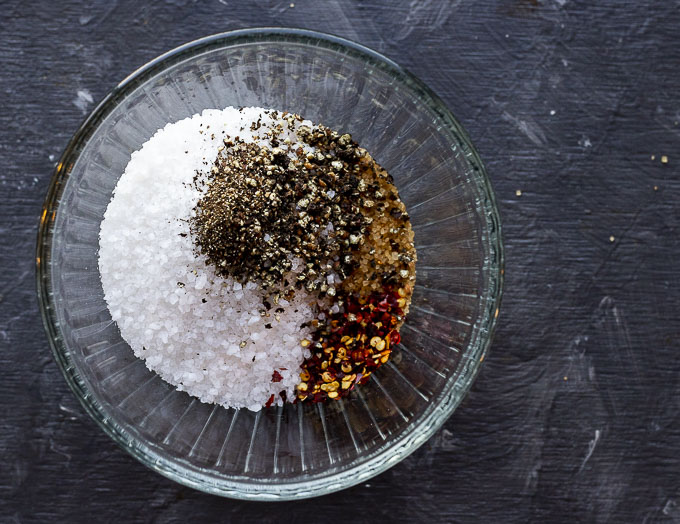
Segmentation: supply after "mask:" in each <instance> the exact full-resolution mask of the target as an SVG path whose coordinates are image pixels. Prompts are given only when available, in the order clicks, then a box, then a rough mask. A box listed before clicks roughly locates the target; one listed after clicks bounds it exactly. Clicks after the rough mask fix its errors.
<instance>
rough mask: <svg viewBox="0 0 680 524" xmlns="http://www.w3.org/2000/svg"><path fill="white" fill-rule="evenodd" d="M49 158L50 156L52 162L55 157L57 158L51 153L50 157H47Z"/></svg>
mask: <svg viewBox="0 0 680 524" xmlns="http://www.w3.org/2000/svg"><path fill="white" fill-rule="evenodd" d="M47 158H49V159H50V162H54V159H55V158H56V157H55V156H54V155H50V156H49V157H47Z"/></svg>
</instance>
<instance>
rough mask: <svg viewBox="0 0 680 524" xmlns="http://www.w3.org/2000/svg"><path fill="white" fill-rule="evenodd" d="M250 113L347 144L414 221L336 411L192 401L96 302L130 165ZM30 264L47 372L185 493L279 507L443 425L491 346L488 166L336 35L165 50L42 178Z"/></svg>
mask: <svg viewBox="0 0 680 524" xmlns="http://www.w3.org/2000/svg"><path fill="white" fill-rule="evenodd" d="M249 105H254V106H262V107H270V108H276V109H280V110H287V111H291V112H296V113H299V114H301V115H303V116H304V117H305V118H308V119H310V120H312V121H314V122H318V123H323V124H325V125H327V126H329V127H331V128H334V129H336V130H339V131H342V132H349V133H351V134H352V136H353V137H354V138H355V139H356V140H357V141H358V142H359V143H360V144H361V145H362V146H363V147H365V148H366V149H367V150H368V151H370V152H371V153H372V154H373V155H374V157H375V158H376V160H377V161H378V162H379V163H380V164H382V165H383V166H384V167H385V168H386V169H387V170H388V171H389V172H390V173H391V174H392V175H393V177H394V179H395V183H396V185H397V187H398V189H399V191H400V194H401V197H402V199H403V201H404V202H405V204H406V206H407V208H408V211H409V213H410V215H411V220H412V224H413V229H414V231H415V241H416V246H417V250H418V265H417V270H416V271H417V273H416V275H417V285H416V288H415V292H414V295H413V302H412V305H411V312H410V314H409V316H408V320H407V322H406V323H405V325H404V326H403V328H402V343H401V344H400V345H399V346H398V347H397V348H396V350H395V352H394V354H393V357H392V359H391V360H390V362H389V363H388V364H386V365H384V366H383V367H382V368H380V369H379V370H378V372H376V373H375V374H374V376H373V377H372V379H371V380H370V381H369V383H368V384H366V385H365V386H363V387H361V388H358V389H357V390H355V392H354V393H353V394H352V395H351V396H350V397H349V398H347V399H344V400H341V401H337V402H331V403H329V404H325V405H322V404H311V403H304V404H296V405H286V406H285V407H279V408H270V409H265V410H262V411H259V412H258V413H254V412H251V411H248V410H234V409H225V408H223V407H217V406H214V405H207V404H203V403H201V402H199V401H198V400H197V399H195V398H193V397H191V396H189V395H188V394H186V393H182V392H178V391H176V390H175V389H174V388H173V387H172V386H170V385H168V384H167V383H165V382H163V381H162V380H161V379H160V378H159V377H158V376H157V375H156V374H155V373H153V372H151V371H149V370H148V369H147V368H146V367H145V365H144V362H142V361H141V360H139V359H137V358H136V357H135V356H134V355H133V353H132V350H131V349H130V347H129V346H128V345H127V344H126V343H125V341H124V340H122V338H121V336H120V333H119V331H118V328H117V326H116V324H115V323H114V322H113V321H112V320H111V316H110V314H109V311H108V309H107V306H106V303H105V302H104V297H103V292H102V287H101V283H100V280H99V272H98V266H97V256H98V234H99V227H100V223H101V221H102V218H103V214H104V211H105V209H106V206H107V204H108V203H109V201H110V199H111V195H112V191H113V189H114V187H115V185H116V183H117V181H118V178H119V177H120V176H121V174H122V173H123V171H124V169H125V166H126V165H127V163H128V161H129V159H130V154H131V153H132V152H133V151H135V150H137V149H139V148H140V147H141V145H142V144H143V143H144V142H145V141H146V140H148V139H149V138H150V137H151V136H152V135H153V133H154V132H155V131H156V130H157V129H159V128H161V127H163V126H165V124H167V123H168V122H175V121H178V120H181V119H183V118H185V117H188V116H190V115H193V114H194V113H197V112H200V111H202V110H203V109H206V108H224V107H226V106H249ZM158 176H163V174H162V173H159V174H158ZM120 256H126V254H125V253H121V254H120ZM37 269H38V271H37V275H38V295H39V300H40V305H41V308H42V314H43V319H44V323H45V327H46V330H47V333H48V336H49V340H50V343H51V345H52V349H53V351H54V355H55V357H56V360H57V362H58V363H59V365H60V367H61V369H62V371H63V373H64V375H65V377H66V379H67V381H68V383H69V385H70V386H71V388H72V389H73V391H74V392H75V394H76V395H77V396H78V398H79V399H80V401H81V402H82V403H83V405H84V406H85V408H86V409H87V411H88V412H89V413H90V415H91V416H92V417H93V418H94V419H95V420H96V421H97V422H98V423H99V425H100V426H101V427H102V428H103V429H104V431H105V432H106V433H108V434H109V435H110V436H111V437H112V438H113V439H114V440H115V441H116V442H118V443H119V444H121V445H122V446H123V447H124V448H125V449H126V450H127V451H128V452H129V453H131V454H132V455H133V456H134V457H136V458H137V459H139V460H140V461H141V462H142V463H144V464H146V465H147V466H148V467H150V468H151V469H153V470H155V471H157V472H159V473H161V474H163V475H165V476H167V477H169V478H171V479H174V480H176V481H178V482H181V483H183V484H186V485H188V486H191V487H194V488H197V489H200V490H203V491H206V492H210V493H215V494H218V495H224V496H228V497H236V498H243V499H259V500H284V499H293V498H304V497H312V496H316V495H321V494H324V493H329V492H332V491H336V490H339V489H342V488H345V487H348V486H351V485H353V484H357V483H359V482H361V481H364V480H366V479H368V478H370V477H372V476H374V475H376V474H378V473H380V472H381V471H383V470H385V469H387V468H389V467H390V466H392V465H394V464H396V463H397V462H399V461H400V460H402V459H403V458H404V457H406V456H408V455H409V454H410V453H411V452H413V451H414V450H415V449H416V448H417V447H418V446H420V445H421V444H423V443H424V442H425V441H426V440H427V439H428V438H429V437H430V436H431V435H432V434H433V433H434V432H435V431H436V430H437V429H438V428H439V427H440V426H441V424H442V423H443V422H444V421H445V420H446V418H447V417H448V416H449V415H451V413H452V412H453V410H454V409H455V408H456V406H457V405H458V404H459V403H460V401H461V399H462V398H463V396H464V395H465V393H466V392H467V390H468V389H469V387H470V384H471V382H472V380H473V378H474V377H475V375H476V373H477V371H478V368H479V366H480V363H481V361H482V360H483V358H484V355H485V352H486V351H487V349H488V347H489V344H490V339H491V336H492V332H493V328H494V324H495V319H496V316H497V313H498V306H499V300H500V295H501V287H502V246H501V238H500V228H499V220H498V214H497V210H496V207H495V205H494V198H493V193H492V190H491V188H490V186H489V181H488V180H487V176H486V174H485V171H484V168H483V166H482V163H481V161H480V159H479V157H478V156H477V153H476V152H475V150H474V149H473V147H472V145H471V144H470V141H469V140H468V138H467V136H466V134H465V132H464V131H463V130H462V128H461V126H460V125H459V124H458V123H457V122H456V120H455V119H454V118H453V116H452V115H451V113H450V112H449V111H448V110H447V109H446V107H444V105H443V104H442V102H441V101H440V100H439V99H438V98H437V97H436V96H435V95H434V94H433V93H432V92H431V91H430V90H429V89H427V88H426V87H425V86H424V85H423V84H422V83H421V82H420V81H418V80H417V79H416V78H414V77H413V76H412V75H410V74H409V73H407V72H406V71H404V70H403V69H401V68H400V67H399V66H398V65H396V64H395V63H394V62H392V61H390V60H388V59H387V58H385V57H383V56H381V55H379V54H378V53H376V52H374V51H371V50H369V49H367V48H365V47H362V46H360V45H358V44H355V43H352V42H348V41H346V40H343V39H340V38H336V37H332V36H328V35H323V34H319V33H313V32H309V31H300V30H291V29H254V30H245V31H236V32H231V33H224V34H220V35H215V36H211V37H208V38H204V39H202V40H198V41H196V42H192V43H190V44H187V45H184V46H182V47H180V48H178V49H175V50H174V51H171V52H169V53H167V54H165V55H163V56H161V57H159V58H157V59H156V60H153V61H152V62H150V63H149V64H147V65H146V66H144V67H143V68H141V69H140V70H138V71H136V72H135V73H133V74H132V75H131V76H129V77H128V78H126V79H125V80H124V81H123V82H122V83H121V84H120V85H118V86H117V87H116V88H115V89H114V90H113V91H112V92H111V93H110V94H109V95H108V96H107V97H106V98H105V99H104V100H103V101H102V102H101V103H100V104H99V106H98V107H97V108H96V109H95V110H94V111H93V112H92V114H91V115H90V116H89V117H88V119H87V120H86V121H85V123H84V124H83V125H82V127H81V128H80V129H79V130H78V132H77V133H76V135H75V136H74V138H73V139H72V140H71V142H70V143H69V145H68V147H67V149H66V151H65V153H64V155H63V156H62V158H61V160H60V162H59V164H58V166H57V169H56V172H55V174H54V177H53V179H52V183H51V186H50V189H49V193H48V195H47V199H46V201H45V207H44V210H43V213H42V219H41V224H40V232H39V238H38V252H37Z"/></svg>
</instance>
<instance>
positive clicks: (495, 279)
mask: <svg viewBox="0 0 680 524" xmlns="http://www.w3.org/2000/svg"><path fill="white" fill-rule="evenodd" d="M283 39H285V41H288V42H296V43H300V44H309V43H314V44H316V45H317V46H318V45H321V46H324V47H326V48H330V49H335V50H341V51H343V52H344V53H346V54H347V53H348V52H349V53H350V54H351V55H352V56H353V57H355V58H359V59H362V60H364V61H368V62H369V63H371V65H374V66H376V67H380V68H381V69H382V70H383V71H384V72H386V73H388V74H390V75H391V76H392V77H393V78H395V79H396V80H398V81H401V82H402V83H404V84H406V85H408V86H409V87H410V88H412V89H413V90H415V91H416V93H417V95H418V97H419V99H420V101H421V102H423V103H425V104H427V106H428V107H429V109H430V110H432V111H433V112H434V113H435V114H436V115H437V116H438V117H439V118H440V119H441V120H442V121H443V122H444V123H445V124H446V126H447V128H448V130H449V131H450V132H451V133H452V135H453V136H455V137H456V138H457V139H458V142H459V143H458V144H457V145H458V146H459V147H460V148H461V149H462V151H463V152H464V153H465V156H466V158H467V160H468V161H469V162H470V164H471V166H472V168H473V170H474V172H475V175H476V182H477V183H478V185H479V187H480V190H481V193H482V196H483V202H482V207H483V208H484V210H485V218H486V225H487V227H488V231H489V234H488V235H487V236H486V237H487V238H483V239H482V242H485V243H486V244H487V246H486V247H487V249H488V252H489V257H490V260H489V262H488V269H489V276H488V280H489V286H488V289H486V290H484V292H483V293H482V295H481V300H482V301H483V304H482V305H483V306H484V307H483V308H481V310H482V315H480V318H479V319H478V320H477V323H478V324H479V326H478V327H477V329H476V330H474V331H473V335H475V334H476V335H477V336H476V337H475V338H476V340H474V339H471V340H470V342H469V343H468V346H469V347H470V348H471V351H469V352H466V356H467V355H469V356H468V357H467V358H466V360H465V361H464V362H461V369H460V372H459V373H458V375H457V377H456V378H455V379H453V380H452V379H451V378H449V380H448V383H447V384H446V385H445V387H444V390H443V393H442V394H441V397H440V401H439V403H438V404H437V405H435V406H434V407H433V409H432V410H431V411H430V413H429V414H428V415H427V416H425V417H424V418H423V420H421V422H420V423H419V425H418V426H415V427H413V428H411V430H410V431H409V432H408V433H407V434H405V435H401V436H400V437H399V438H398V439H397V440H396V441H395V442H394V443H392V445H391V446H390V447H388V448H384V449H382V450H380V451H378V452H375V453H374V454H373V455H372V456H370V455H369V457H368V458H367V459H366V460H365V461H364V462H362V463H360V464H357V465H354V466H352V467H350V468H348V469H346V470H343V471H340V472H337V473H335V474H333V475H330V476H326V477H321V478H313V480H312V483H310V481H309V480H302V481H301V480H294V481H290V482H288V481H283V482H282V481H276V482H271V481H266V480H260V479H257V480H255V479H253V480H251V481H243V480H239V479H234V478H233V477H229V478H225V477H219V476H217V475H215V474H208V473H204V472H202V471H199V468H196V467H193V468H192V467H191V466H190V465H188V464H186V465H184V464H183V463H182V462H181V459H177V458H173V460H172V461H169V460H168V459H166V458H164V457H162V456H160V455H159V454H158V453H157V452H156V451H154V449H153V448H152V447H151V446H149V445H147V444H145V442H143V441H141V440H139V439H137V438H136V437H135V436H134V435H131V434H130V433H129V432H128V431H127V430H126V429H124V428H123V427H121V426H119V425H118V423H117V422H116V421H115V420H112V419H111V418H109V416H108V415H107V413H106V411H105V410H104V408H103V407H102V406H101V405H100V404H99V402H98V400H97V399H96V398H95V397H94V396H93V395H92V394H91V393H90V392H89V391H88V388H87V385H86V383H85V381H84V380H83V379H82V378H81V377H80V375H79V374H78V372H77V369H76V366H75V365H73V364H72V363H71V361H70V356H69V350H68V348H67V347H66V345H65V344H64V341H63V339H62V337H61V335H60V331H59V327H58V322H57V319H56V316H55V312H54V311H55V308H54V305H53V301H52V295H51V293H50V287H51V271H50V268H51V247H52V233H53V226H54V221H55V219H56V215H57V209H58V204H59V197H60V195H61V192H62V191H63V188H64V186H65V182H66V180H67V179H68V177H69V175H70V172H71V170H72V168H73V166H74V165H75V162H76V160H77V159H78V157H79V155H80V152H81V149H82V147H83V146H85V145H86V144H87V142H88V140H89V138H90V136H91V134H92V132H93V131H94V130H95V129H96V128H97V127H98V125H99V124H100V123H101V121H103V120H104V119H105V118H106V116H108V114H110V112H111V111H112V110H113V107H115V106H116V105H117V102H118V101H119V100H121V99H123V98H124V97H125V95H126V94H128V93H127V92H128V91H131V90H133V89H134V88H135V87H136V86H137V85H139V84H141V83H142V82H144V81H145V80H147V79H148V78H150V77H151V76H153V75H154V74H156V73H157V72H159V71H161V70H163V69H164V68H165V66H166V65H169V64H168V62H172V63H175V62H176V61H177V60H178V59H180V58H181V57H184V56H185V55H189V56H191V55H193V54H196V53H197V52H198V51H200V50H201V49H202V48H205V49H210V48H218V47H228V46H232V45H235V44H237V43H254V42H256V41H262V42H276V41H282V40H283ZM187 57H188V56H187ZM503 280H504V257H503V242H502V236H501V223H500V217H499V213H498V208H497V206H496V202H495V197H494V193H493V190H492V188H491V184H490V182H489V178H488V175H487V173H486V170H485V168H484V165H483V163H482V161H481V159H480V157H479V155H478V153H477V151H476V150H475V148H474V147H473V145H472V143H471V141H470V139H469V137H468V135H467V133H466V132H465V131H464V130H463V128H462V126H461V125H460V124H459V123H458V121H457V120H456V119H455V117H454V116H453V115H452V113H451V112H450V111H449V110H448V108H447V107H446V105H445V104H444V102H443V101H442V100H441V99H440V98H439V97H438V96H437V95H436V94H435V93H434V92H433V91H432V90H430V88H428V87H427V86H426V85H425V84H424V83H423V82H422V81H421V80H419V79H418V78H417V77H416V76H415V75H413V74H411V73H410V72H408V71H407V70H405V69H404V68H402V67H401V66H399V65H398V64H396V63H395V62H394V61H392V60H390V59H389V58H387V57H385V56H383V55H382V54H381V53H378V52H377V51H374V50H372V49H370V48H368V47H366V46H364V45H361V44H358V43H356V42H352V41H350V40H347V39H345V38H341V37H338V36H334V35H330V34H326V33H321V32H317V31H311V30H306V29H295V28H284V27H262V28H249V29H239V30H235V31H227V32H223V33H218V34H214V35H210V36H206V37H203V38H200V39H197V40H194V41H191V42H188V43H186V44H183V45H181V46H179V47H176V48H175V49H172V50H170V51H168V52H166V53H164V54H162V55H160V56H158V57H157V58H154V59H153V60H151V61H149V62H147V63H146V64H145V65H143V66H142V67H140V68H138V69H137V70H135V71H134V72H132V73H131V74H130V75H128V76H127V77H126V78H125V79H123V80H122V81H121V82H120V83H119V84H118V85H116V86H115V87H114V88H113V89H112V90H111V91H110V92H109V93H108V94H107V95H106V96H105V97H104V98H103V99H102V100H101V101H100V102H99V103H98V104H97V106H96V107H95V108H94V109H93V110H92V112H91V113H90V114H89V115H88V116H87V117H86V118H85V120H84V121H83V123H82V124H81V125H80V127H79V128H78V130H77V131H76V133H75V134H74V135H73V137H72V138H71V140H70V141H69V142H68V144H67V146H66V148H65V150H64V152H63V153H62V155H61V157H60V159H59V162H58V163H57V165H56V167H55V170H54V173H53V175H52V179H51V181H50V185H49V188H48V191H47V195H46V197H45V201H44V204H43V208H42V212H41V216H40V225H39V228H38V235H37V246H36V285H37V295H38V302H39V306H40V312H41V316H42V321H43V325H44V328H45V331H46V333H47V335H48V340H49V344H50V347H51V350H52V353H53V355H54V358H55V360H56V362H57V364H58V366H59V368H60V369H61V371H62V373H63V375H64V377H65V378H66V381H67V383H68V385H69V387H70V388H71V390H72V391H73V392H74V394H75V395H76V397H77V398H78V399H79V401H80V402H81V404H82V405H83V407H84V408H85V410H86V411H87V413H88V414H89V415H90V416H91V417H92V418H93V419H94V420H95V421H96V422H97V424H98V425H99V426H100V427H101V428H102V429H103V430H104V432H105V433H106V434H107V435H108V436H109V437H111V438H112V439H113V440H114V442H116V443H117V444H118V445H120V446H121V447H122V448H123V449H125V450H126V451H127V452H128V453H130V454H131V455H132V456H133V457H134V458H136V459H137V460H139V461H140V462H141V463H142V464H144V465H145V466H147V467H149V468H150V469H152V470H154V471H156V472H158V473H160V474H161V475H163V476H165V477H167V478H170V479H172V480H174V481H176V482H179V483H180V484H183V485H186V486H189V487H192V488H195V489H198V490H201V491H204V492H207V493H211V494H214V495H220V496H226V497H231V498H237V499H243V500H270V501H283V500H293V499H301V498H309V497H315V496H320V495H324V494H328V493H332V492H335V491H339V490H341V489H345V488H348V487H350V486H353V485H356V484H358V483H360V482H365V481H366V480H368V479H370V478H372V477H374V476H375V475H378V474H379V473H382V472H383V471H385V470H387V469H388V468H390V467H391V466H393V465H395V464H396V463H398V462H400V461H401V460H403V459H404V458H406V457H407V456H408V455H410V454H411V453H413V452H414V451H415V450H416V449H418V448H419V447H420V446H421V445H422V444H424V443H425V442H426V441H427V440H428V439H429V438H430V437H432V435H433V434H434V433H435V432H436V431H437V430H439V429H440V428H441V426H442V425H443V423H444V422H445V421H446V419H447V418H448V417H449V416H450V415H451V414H452V413H453V412H454V411H455V409H456V408H457V407H458V405H459V404H460V402H461V401H462V399H463V398H464V396H465V394H466V393H467V392H468V390H469V389H470V386H471V385H472V383H473V381H474V379H475V377H476V376H477V373H478V372H479V368H480V365H481V362H482V361H483V360H484V358H485V356H486V353H487V352H488V350H489V347H490V345H491V342H492V339H493V334H494V331H495V328H496V324H497V319H498V313H499V308H500V301H501V296H502V289H503ZM483 333H486V336H481V335H482V334H483ZM175 461H177V462H175Z"/></svg>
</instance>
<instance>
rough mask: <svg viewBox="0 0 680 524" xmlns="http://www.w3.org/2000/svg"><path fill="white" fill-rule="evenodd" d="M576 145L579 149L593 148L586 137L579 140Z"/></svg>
mask: <svg viewBox="0 0 680 524" xmlns="http://www.w3.org/2000/svg"><path fill="white" fill-rule="evenodd" d="M578 145H580V146H581V147H593V143H592V142H591V141H590V138H588V137H587V136H582V137H581V140H579V141H578Z"/></svg>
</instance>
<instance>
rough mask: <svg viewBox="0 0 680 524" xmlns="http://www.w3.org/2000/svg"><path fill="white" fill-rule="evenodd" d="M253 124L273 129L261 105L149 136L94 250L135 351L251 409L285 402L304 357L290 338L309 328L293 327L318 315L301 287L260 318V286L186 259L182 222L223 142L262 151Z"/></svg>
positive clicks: (199, 393)
mask: <svg viewBox="0 0 680 524" xmlns="http://www.w3.org/2000/svg"><path fill="white" fill-rule="evenodd" d="M258 120H260V123H261V125H262V126H264V127H265V128H267V127H268V126H269V125H271V124H272V123H274V122H275V121H274V120H273V119H272V118H271V117H270V116H269V115H268V114H265V113H264V109H261V108H244V109H242V110H238V109H236V108H232V107H230V108H227V109H224V110H222V111H220V110H206V111H204V112H203V113H202V114H200V115H194V116H193V117H191V118H187V119H185V120H182V121H180V122H176V123H173V124H168V125H167V126H166V127H165V128H163V129H161V130H159V131H158V132H157V133H156V134H155V135H154V136H153V137H152V138H151V139H150V140H149V141H148V142H146V143H145V144H144V145H143V146H142V148H141V149H140V150H139V151H136V152H135V153H133V154H132V157H131V159H130V162H129V164H128V165H127V168H126V169H125V173H124V174H123V175H122V177H121V178H120V180H119V182H118V185H117V186H116V189H115V192H114V196H113V199H112V200H111V203H110V204H109V206H108V208H107V210H106V213H105V215H104V221H103V222H102V225H101V231H100V244H99V245H100V250H99V271H100V274H101V280H102V286H103V289H104V297H105V299H106V302H107V304H108V306H109V310H110V311H111V316H112V318H113V320H115V321H116V322H117V324H118V326H119V328H120V332H121V335H122V336H123V338H124V339H125V340H126V341H127V342H128V343H129V344H130V346H131V347H132V349H133V351H134V353H135V355H137V356H138V357H140V358H142V359H144V360H145V361H146V365H147V366H148V367H149V369H151V370H153V371H155V372H157V373H158V374H159V375H160V376H161V377H162V378H163V379H164V380H166V381H167V382H169V383H171V384H173V385H175V386H176V387H177V389H179V390H184V391H186V392H188V393H189V394H191V395H194V396H196V397H198V398H199V399H200V400H201V401H203V402H214V403H217V404H222V405H224V406H227V407H245V408H248V409H251V410H254V411H257V410H259V409H261V408H262V406H263V405H264V404H265V403H267V401H268V400H269V399H270V397H271V395H274V398H275V404H282V400H281V397H280V396H279V393H280V392H281V391H285V392H286V394H287V397H288V398H289V399H293V398H295V386H296V384H297V383H298V381H299V372H300V364H301V363H302V361H303V360H304V358H305V357H308V356H309V354H308V351H307V350H305V349H303V347H302V346H301V345H300V341H301V340H302V339H304V338H305V337H307V336H309V334H310V332H309V329H307V328H305V329H301V328H300V325H301V324H302V323H304V322H306V321H308V320H309V319H312V318H314V316H315V315H316V311H315V308H314V307H313V306H312V305H310V303H314V298H313V297H312V296H310V295H309V294H307V293H305V292H304V291H303V290H302V291H299V292H298V293H297V294H296V296H295V298H294V299H292V300H293V302H292V303H288V302H286V301H285V300H281V301H280V303H279V306H281V307H283V309H284V311H283V312H282V313H280V314H279V315H278V316H276V317H275V315H274V314H273V310H272V314H271V316H270V317H263V316H261V314H260V310H262V300H263V298H264V297H263V295H262V292H261V291H260V289H259V286H257V285H256V284H255V283H252V282H249V283H246V284H245V285H244V286H242V285H241V284H239V283H237V282H234V281H232V280H231V279H224V278H222V277H218V276H217V275H216V274H215V272H214V270H213V268H212V266H209V265H206V263H205V260H204V259H203V257H201V256H197V255H196V254H195V248H194V244H193V242H192V238H191V233H190V231H189V224H188V220H189V219H190V218H191V217H192V213H193V208H194V206H195V205H196V202H197V201H198V199H199V198H200V196H201V194H200V192H199V190H197V189H196V188H195V186H194V184H193V183H192V182H193V178H194V176H195V175H196V172H197V171H199V172H204V171H205V170H206V169H209V167H210V166H211V165H212V163H213V162H214V160H215V158H216V156H217V150H218V147H220V145H221V144H222V142H223V139H224V138H225V136H227V135H231V136H232V137H234V136H240V138H241V139H243V140H245V141H255V142H258V143H260V144H261V145H269V144H268V143H267V141H266V140H263V139H259V140H254V139H253V135H262V134H263V132H262V131H263V130H262V129H260V130H258V131H251V129H250V127H251V124H252V123H254V122H257V121H258ZM276 122H282V121H281V120H277V121H276ZM297 125H298V126H299V125H308V126H310V125H311V122H308V121H304V122H300V123H298V124H297ZM285 133H288V131H284V136H282V137H281V139H284V138H285ZM291 138H294V137H291ZM305 353H307V354H305ZM274 371H277V372H278V374H280V377H281V380H280V381H277V382H273V381H272V376H273V374H274ZM277 379H278V377H277Z"/></svg>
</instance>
